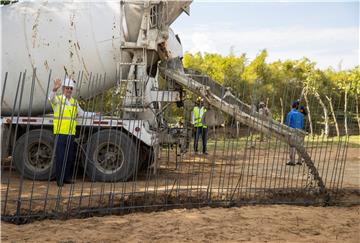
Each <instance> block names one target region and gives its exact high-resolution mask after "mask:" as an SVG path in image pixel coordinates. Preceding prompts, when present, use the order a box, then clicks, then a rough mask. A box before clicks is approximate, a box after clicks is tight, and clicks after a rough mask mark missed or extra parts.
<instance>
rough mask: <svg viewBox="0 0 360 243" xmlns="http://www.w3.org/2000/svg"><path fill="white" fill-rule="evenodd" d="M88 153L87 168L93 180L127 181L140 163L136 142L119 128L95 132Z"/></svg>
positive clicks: (90, 140) (87, 172)
mask: <svg viewBox="0 0 360 243" xmlns="http://www.w3.org/2000/svg"><path fill="white" fill-rule="evenodd" d="M86 154H87V156H86V161H85V170H86V174H87V175H88V176H89V178H90V179H91V180H92V181H105V182H113V181H127V180H128V179H129V178H130V177H131V176H132V175H133V174H134V172H135V169H136V167H137V164H138V151H137V149H136V146H135V143H134V142H133V141H132V139H130V138H129V137H128V136H127V135H126V134H124V133H122V132H120V131H117V130H101V131H99V132H97V133H95V134H93V135H92V136H91V137H90V139H89V143H88V146H87V152H86Z"/></svg>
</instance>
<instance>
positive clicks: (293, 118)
mask: <svg viewBox="0 0 360 243" xmlns="http://www.w3.org/2000/svg"><path fill="white" fill-rule="evenodd" d="M298 109H299V101H294V102H293V104H292V109H291V111H290V112H289V113H288V114H287V115H286V125H287V126H289V127H291V128H295V129H304V115H303V114H302V113H301V112H300V111H299V110H298ZM295 156H296V149H295V147H293V146H290V161H289V162H287V163H286V165H295ZM299 159H300V158H299Z"/></svg>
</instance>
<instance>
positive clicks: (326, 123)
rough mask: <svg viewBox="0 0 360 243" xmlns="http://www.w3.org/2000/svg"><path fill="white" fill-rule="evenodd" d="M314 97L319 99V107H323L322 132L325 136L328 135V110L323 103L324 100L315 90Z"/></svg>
mask: <svg viewBox="0 0 360 243" xmlns="http://www.w3.org/2000/svg"><path fill="white" fill-rule="evenodd" d="M315 97H316V98H317V100H318V101H319V103H320V105H321V107H322V108H323V111H324V123H325V131H324V134H325V136H326V137H328V136H329V115H328V110H327V108H326V106H325V104H324V102H323V101H322V100H321V97H320V94H319V93H318V92H317V91H315Z"/></svg>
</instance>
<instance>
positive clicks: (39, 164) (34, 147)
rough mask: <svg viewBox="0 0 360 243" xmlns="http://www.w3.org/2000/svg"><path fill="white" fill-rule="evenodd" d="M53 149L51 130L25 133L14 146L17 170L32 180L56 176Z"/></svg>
mask: <svg viewBox="0 0 360 243" xmlns="http://www.w3.org/2000/svg"><path fill="white" fill-rule="evenodd" d="M53 149H54V135H53V134H52V132H50V131H49V130H46V129H43V130H41V129H36V130H31V131H29V132H28V133H25V134H23V135H22V136H21V137H20V138H19V139H18V140H17V141H16V144H15V148H14V154H13V158H14V165H15V168H16V170H17V171H18V172H19V173H23V175H24V177H25V178H28V179H31V180H34V179H35V180H48V179H49V178H50V179H52V178H54V177H55V166H53V161H54V160H53V159H52V156H53Z"/></svg>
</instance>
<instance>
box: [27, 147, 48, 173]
mask: <svg viewBox="0 0 360 243" xmlns="http://www.w3.org/2000/svg"><path fill="white" fill-rule="evenodd" d="M51 157H52V147H51V146H50V145H49V144H46V143H43V142H40V143H31V144H29V145H28V146H27V159H26V160H25V163H26V165H27V167H29V168H30V169H31V170H33V171H36V172H41V171H46V170H48V169H49V168H50V167H51Z"/></svg>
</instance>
